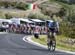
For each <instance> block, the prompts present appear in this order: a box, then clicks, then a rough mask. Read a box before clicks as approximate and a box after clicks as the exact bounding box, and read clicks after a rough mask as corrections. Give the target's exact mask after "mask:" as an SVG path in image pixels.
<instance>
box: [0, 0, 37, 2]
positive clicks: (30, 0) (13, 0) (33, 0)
mask: <svg viewBox="0 0 75 55" xmlns="http://www.w3.org/2000/svg"><path fill="white" fill-rule="evenodd" d="M35 1H36V0H0V2H35Z"/></svg>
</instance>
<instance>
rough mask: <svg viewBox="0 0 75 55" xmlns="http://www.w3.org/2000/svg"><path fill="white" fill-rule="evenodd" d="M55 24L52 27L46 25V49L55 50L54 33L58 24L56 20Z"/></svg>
mask: <svg viewBox="0 0 75 55" xmlns="http://www.w3.org/2000/svg"><path fill="white" fill-rule="evenodd" d="M54 23H56V26H54V27H48V31H47V45H48V50H51V51H55V48H56V33H57V32H58V31H59V25H58V23H57V22H54Z"/></svg>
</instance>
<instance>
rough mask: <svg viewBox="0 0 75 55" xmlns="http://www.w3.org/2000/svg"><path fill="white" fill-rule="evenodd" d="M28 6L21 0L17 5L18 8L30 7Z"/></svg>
mask: <svg viewBox="0 0 75 55" xmlns="http://www.w3.org/2000/svg"><path fill="white" fill-rule="evenodd" d="M27 6H28V5H27V4H25V3H22V2H20V3H18V4H17V5H16V8H18V9H22V10H26V9H27V8H28V7H27Z"/></svg>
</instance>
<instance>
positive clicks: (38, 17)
mask: <svg viewBox="0 0 75 55" xmlns="http://www.w3.org/2000/svg"><path fill="white" fill-rule="evenodd" d="M28 18H32V19H44V20H47V19H50V17H49V16H46V15H44V14H41V13H40V14H39V13H35V14H33V13H32V14H30V15H29V16H28Z"/></svg>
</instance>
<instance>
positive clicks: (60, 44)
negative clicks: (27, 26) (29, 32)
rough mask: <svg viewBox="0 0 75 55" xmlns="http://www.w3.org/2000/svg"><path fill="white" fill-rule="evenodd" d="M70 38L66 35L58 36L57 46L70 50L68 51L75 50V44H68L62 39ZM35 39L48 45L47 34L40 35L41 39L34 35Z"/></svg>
mask: <svg viewBox="0 0 75 55" xmlns="http://www.w3.org/2000/svg"><path fill="white" fill-rule="evenodd" d="M66 39H68V38H67V37H64V36H62V35H61V36H57V38H56V43H57V45H56V47H57V48H58V49H62V50H68V51H73V52H75V44H74V45H71V44H68V43H64V42H61V40H64V41H65V40H66ZM32 40H33V41H35V42H38V43H40V44H43V45H47V41H46V40H47V38H46V35H40V39H35V38H34V37H33V38H32Z"/></svg>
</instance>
